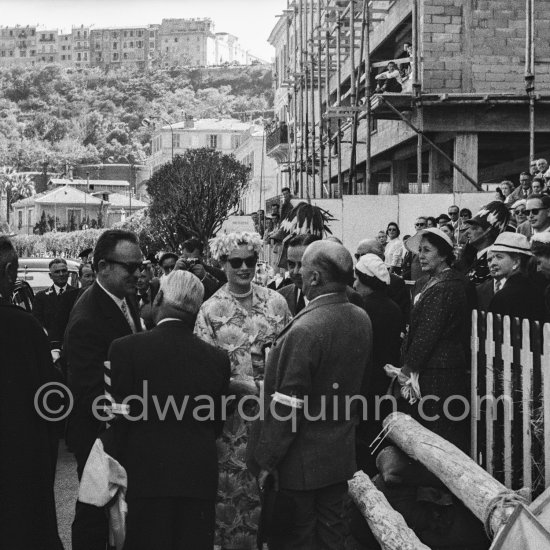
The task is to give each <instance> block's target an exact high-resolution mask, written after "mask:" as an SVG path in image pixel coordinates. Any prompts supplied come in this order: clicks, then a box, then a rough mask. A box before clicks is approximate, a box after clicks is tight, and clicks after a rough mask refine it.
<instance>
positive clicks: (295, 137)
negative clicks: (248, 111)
mask: <svg viewBox="0 0 550 550" xmlns="http://www.w3.org/2000/svg"><path fill="white" fill-rule="evenodd" d="M296 16H297V9H296V6H295V7H294V44H293V46H294V48H293V49H294V56H293V57H294V95H293V100H294V132H293V136H292V142H293V144H294V193H295V194H297V195H298V196H299V195H300V186H299V182H298V77H297V74H298V24H297V19H296Z"/></svg>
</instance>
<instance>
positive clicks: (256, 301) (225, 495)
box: [195, 284, 291, 549]
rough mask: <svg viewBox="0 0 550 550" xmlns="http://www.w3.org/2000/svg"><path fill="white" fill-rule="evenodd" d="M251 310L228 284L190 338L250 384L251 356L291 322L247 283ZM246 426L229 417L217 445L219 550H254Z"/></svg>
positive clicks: (254, 501) (256, 508)
mask: <svg viewBox="0 0 550 550" xmlns="http://www.w3.org/2000/svg"><path fill="white" fill-rule="evenodd" d="M252 289H253V290H252V310H251V311H250V312H249V311H247V310H246V309H245V308H244V307H243V306H242V305H241V304H240V303H239V302H238V300H236V299H235V298H233V296H231V294H230V293H229V289H228V285H225V286H223V287H222V288H220V289H219V290H218V291H217V292H216V293H215V294H214V295H213V296H212V297H211V298H210V299H209V300H207V301H206V302H204V304H203V305H202V307H201V309H200V310H199V314H198V316H197V321H196V324H195V334H196V335H197V336H198V337H199V338H201V339H202V340H204V341H205V342H208V343H210V344H212V345H214V346H216V347H218V348H221V349H223V350H225V351H227V353H228V354H229V358H230V360H231V370H232V376H233V377H237V378H242V379H252V378H253V377H254V375H255V374H256V373H255V372H254V368H253V363H252V359H253V355H254V356H258V357H259V356H263V348H264V346H265V345H266V344H270V343H271V342H273V341H274V340H275V338H276V337H277V335H278V333H279V332H280V331H281V330H282V329H283V327H284V326H285V325H286V324H287V323H288V322H289V321H290V319H291V315H290V311H289V309H288V306H287V303H286V300H285V299H284V298H283V297H282V296H281V295H280V294H279V293H278V292H275V291H274V290H271V289H268V288H264V287H261V286H258V285H255V284H252ZM247 441H248V424H247V423H246V422H245V421H244V420H243V419H242V418H241V417H240V416H238V415H237V414H234V415H233V416H232V417H229V418H228V420H227V421H226V424H225V429H224V433H223V435H222V437H221V438H220V440H219V441H218V457H219V462H220V483H219V488H218V503H217V505H216V544H219V545H221V547H222V548H225V547H226V548H243V549H244V548H250V549H254V548H256V530H257V526H258V521H259V517H260V499H259V496H258V491H257V487H256V481H255V480H254V479H253V478H252V476H251V475H250V473H249V472H248V471H247V469H246V463H245V457H246V445H247Z"/></svg>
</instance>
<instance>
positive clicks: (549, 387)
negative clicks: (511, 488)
mask: <svg viewBox="0 0 550 550" xmlns="http://www.w3.org/2000/svg"><path fill="white" fill-rule="evenodd" d="M541 368H542V384H543V399H542V402H543V407H544V477H545V487H546V488H547V489H548V488H549V487H550V323H546V324H545V325H544V330H543V354H542V361H541Z"/></svg>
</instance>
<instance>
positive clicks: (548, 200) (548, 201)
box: [527, 193, 550, 208]
mask: <svg viewBox="0 0 550 550" xmlns="http://www.w3.org/2000/svg"><path fill="white" fill-rule="evenodd" d="M531 199H533V200H534V199H538V200H539V201H540V202H542V206H543V207H544V208H550V197H549V196H548V195H541V194H537V193H532V194H531V195H529V196H528V197H527V200H528V201H530V200H531Z"/></svg>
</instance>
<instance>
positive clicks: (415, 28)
mask: <svg viewBox="0 0 550 550" xmlns="http://www.w3.org/2000/svg"><path fill="white" fill-rule="evenodd" d="M419 25H420V21H419V16H418V0H414V1H413V10H412V42H413V54H414V55H413V56H414V65H413V89H414V95H415V99H416V114H417V117H418V125H419V127H420V131H419V132H418V135H417V139H416V184H417V193H422V135H423V134H422V130H423V129H424V111H423V108H422V85H421V83H420V78H419V74H420V70H419V62H420V55H419V49H420V47H419V46H420V41H419V38H418V34H419Z"/></svg>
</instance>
